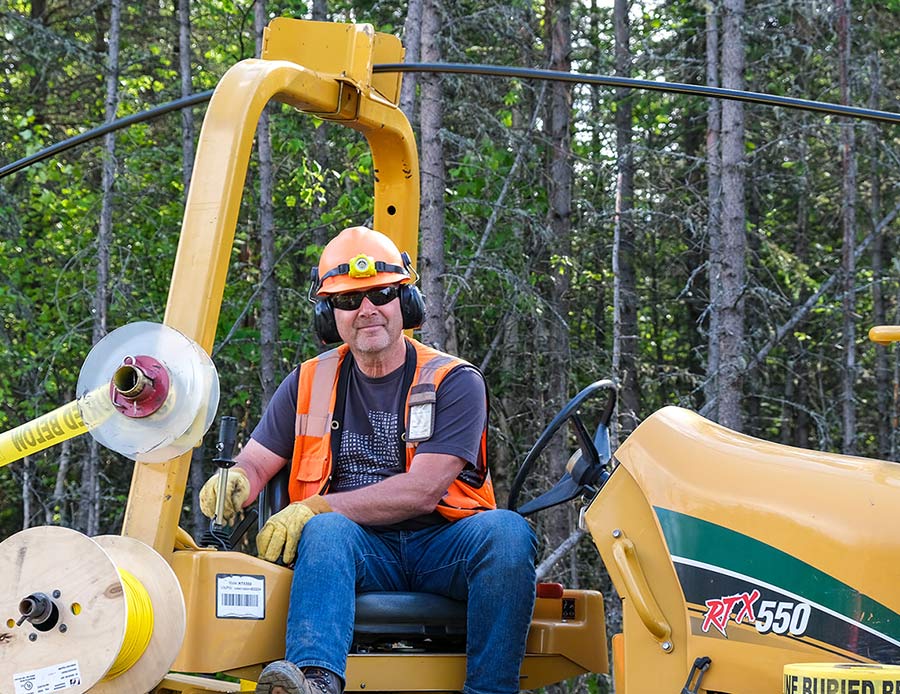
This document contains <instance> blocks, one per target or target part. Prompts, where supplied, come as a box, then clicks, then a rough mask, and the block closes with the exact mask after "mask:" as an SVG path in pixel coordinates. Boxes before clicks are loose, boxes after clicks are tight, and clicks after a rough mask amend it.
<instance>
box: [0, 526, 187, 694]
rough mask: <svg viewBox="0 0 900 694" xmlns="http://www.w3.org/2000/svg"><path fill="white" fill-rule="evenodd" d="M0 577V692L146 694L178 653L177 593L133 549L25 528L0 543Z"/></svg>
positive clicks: (152, 559)
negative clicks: (139, 693) (130, 693)
mask: <svg viewBox="0 0 900 694" xmlns="http://www.w3.org/2000/svg"><path fill="white" fill-rule="evenodd" d="M0 577H2V578H0V586H2V588H0V692H10V693H11V694H30V693H31V692H36V691H63V692H65V694H82V693H83V692H88V691H90V692H91V693H92V694H113V693H116V694H123V693H125V692H147V691H149V690H150V689H152V688H153V687H154V686H155V685H156V684H157V683H158V682H159V681H160V680H161V679H162V678H163V677H164V676H165V674H166V672H168V669H169V667H170V666H171V665H172V663H173V662H174V661H175V657H176V656H177V655H178V652H179V650H180V649H181V644H182V641H183V639H184V630H185V609H184V598H183V596H182V592H181V587H180V585H179V583H178V580H177V578H176V577H175V574H174V573H173V571H172V569H171V567H170V566H169V565H168V564H167V563H166V561H165V560H164V559H163V558H162V557H161V556H160V555H159V554H157V553H156V552H155V551H154V550H153V549H151V548H150V547H148V546H147V545H145V544H144V543H143V542H140V541H139V540H135V539H133V538H129V537H121V536H117V535H104V536H100V537H96V538H89V537H87V536H86V535H82V534H81V533H79V532H77V531H74V530H69V529H67V528H60V527H53V526H44V527H38V528H30V529H28V530H23V531H22V532H19V533H16V534H15V535H13V536H12V537H9V538H7V539H6V540H4V541H3V542H0ZM41 687H44V689H42V688H41ZM54 687H55V688H54Z"/></svg>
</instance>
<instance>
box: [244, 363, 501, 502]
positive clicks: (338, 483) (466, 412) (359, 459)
mask: <svg viewBox="0 0 900 694" xmlns="http://www.w3.org/2000/svg"><path fill="white" fill-rule="evenodd" d="M413 354H414V352H413ZM349 361H350V362H351V363H350V364H349V367H350V370H349V373H348V374H347V396H346V400H345V408H344V412H343V417H341V413H340V412H335V418H336V419H338V420H339V421H341V427H340V434H339V435H340V449H339V451H338V455H337V458H336V461H335V464H334V465H333V475H332V480H331V484H330V487H329V491H333V492H338V491H347V490H350V489H356V488H359V487H364V486H366V485H369V484H374V483H376V482H379V481H381V480H382V479H384V478H386V477H390V476H391V475H396V474H399V473H402V472H405V470H406V459H405V451H404V448H405V444H403V443H402V441H401V439H400V435H401V433H403V428H404V427H405V424H406V422H405V421H404V419H405V415H406V413H405V409H403V408H405V404H406V393H405V392H404V389H403V381H404V375H405V372H406V369H405V367H400V368H399V369H397V370H395V371H393V372H392V373H389V374H387V375H386V376H382V377H379V378H369V377H368V376H366V375H365V374H363V373H362V372H361V371H360V370H359V368H358V367H357V366H356V363H355V362H353V361H352V360H349ZM346 366H347V361H345V363H344V365H343V367H342V368H344V367H346ZM297 378H298V374H297V369H294V371H292V372H291V373H290V374H289V375H288V377H287V378H285V379H284V381H282V383H281V385H280V386H279V387H278V389H277V390H276V392H275V395H274V396H273V398H272V400H271V402H270V403H269V406H268V408H266V412H265V414H264V415H263V418H262V419H261V420H260V422H259V424H258V425H257V426H256V429H255V430H254V431H253V434H252V437H253V438H254V439H256V441H257V442H259V443H260V444H262V445H263V446H265V447H266V448H268V449H269V450H270V451H272V452H273V453H276V454H277V455H280V456H282V457H284V458H291V456H292V454H293V448H294V423H295V419H296V412H297ZM436 396H437V402H436V404H435V419H434V432H433V434H432V436H431V438H430V439H428V440H427V441H423V442H421V443H420V444H419V445H418V447H417V449H416V451H417V453H442V454H445V455H454V456H457V457H459V458H462V459H463V460H465V461H466V470H469V471H471V470H474V469H475V467H476V464H477V462H478V455H479V452H480V448H481V432H482V431H483V429H484V426H485V423H486V420H487V407H486V399H485V385H484V379H483V377H482V375H481V373H480V372H479V371H477V370H476V369H475V368H474V367H470V366H459V367H457V368H456V369H454V370H453V371H451V372H450V373H449V374H447V376H446V377H445V378H444V380H443V381H441V384H440V386H439V387H438V390H437V393H436ZM336 434H337V432H333V433H332V436H335V435H336Z"/></svg>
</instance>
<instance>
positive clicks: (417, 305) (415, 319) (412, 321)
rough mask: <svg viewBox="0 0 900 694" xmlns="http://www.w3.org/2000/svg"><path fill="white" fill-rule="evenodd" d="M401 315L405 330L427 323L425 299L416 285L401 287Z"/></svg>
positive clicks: (403, 285) (402, 285)
mask: <svg viewBox="0 0 900 694" xmlns="http://www.w3.org/2000/svg"><path fill="white" fill-rule="evenodd" d="M400 315H401V316H403V329H404V330H412V329H413V328H418V327H420V326H421V325H422V323H424V322H425V299H424V298H423V297H422V292H420V291H419V288H418V287H417V286H416V285H414V284H401V285H400Z"/></svg>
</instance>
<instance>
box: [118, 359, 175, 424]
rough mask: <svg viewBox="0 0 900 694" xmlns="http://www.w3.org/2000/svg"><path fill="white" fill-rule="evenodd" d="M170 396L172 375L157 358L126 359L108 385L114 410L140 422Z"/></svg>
mask: <svg viewBox="0 0 900 694" xmlns="http://www.w3.org/2000/svg"><path fill="white" fill-rule="evenodd" d="M168 395H169V372H168V371H166V367H165V366H163V364H162V362H160V361H159V360H158V359H155V358H154V357H150V356H147V355H141V356H138V357H125V359H124V360H123V361H122V365H121V366H120V367H119V368H118V369H116V372H115V373H114V374H113V377H112V380H111V381H110V382H109V397H110V399H111V400H112V403H113V407H115V408H116V410H118V411H119V412H121V413H122V414H124V415H125V416H126V417H132V418H134V419H141V418H143V417H149V416H150V415H151V414H153V413H154V412H156V411H157V410H159V408H160V407H162V406H163V403H164V402H165V401H166V397H168Z"/></svg>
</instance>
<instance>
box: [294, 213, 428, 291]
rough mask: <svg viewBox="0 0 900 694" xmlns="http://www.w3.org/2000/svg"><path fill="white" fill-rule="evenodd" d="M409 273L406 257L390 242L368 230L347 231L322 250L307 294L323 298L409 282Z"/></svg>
mask: <svg viewBox="0 0 900 694" xmlns="http://www.w3.org/2000/svg"><path fill="white" fill-rule="evenodd" d="M409 269H410V261H409V256H408V255H407V254H406V253H401V252H400V249H398V248H397V245H396V244H395V243H394V242H393V241H391V239H390V238H388V237H387V236H385V235H384V234H382V233H381V232H380V231H375V230H374V229H369V228H368V227H361V226H360V227H350V228H348V229H344V230H343V231H342V232H341V233H339V234H338V235H337V236H335V237H334V238H333V239H331V241H329V242H328V243H327V244H326V246H325V248H324V249H323V250H322V256H321V257H320V258H319V267H318V268H313V285H314V286H313V288H312V292H311V293H312V294H316V295H318V296H326V295H328V294H340V293H342V292H353V291H359V290H361V289H368V288H370V287H383V286H384V285H387V284H394V283H396V282H410V281H411V280H412V278H411V277H410V271H409Z"/></svg>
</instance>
